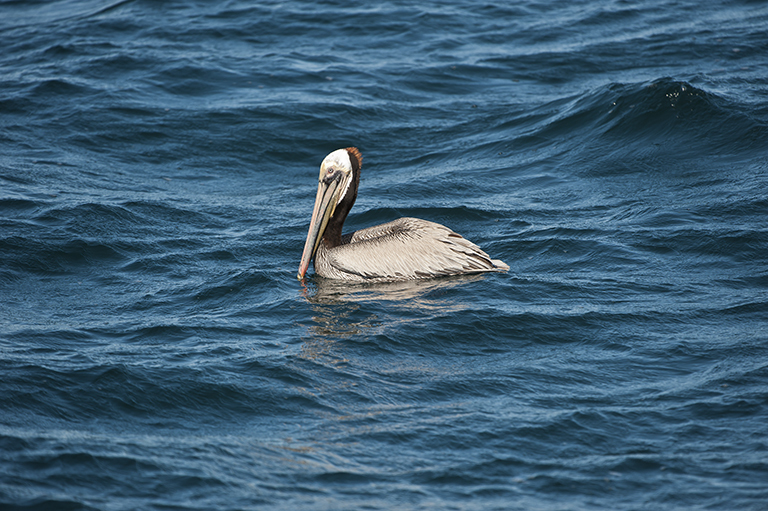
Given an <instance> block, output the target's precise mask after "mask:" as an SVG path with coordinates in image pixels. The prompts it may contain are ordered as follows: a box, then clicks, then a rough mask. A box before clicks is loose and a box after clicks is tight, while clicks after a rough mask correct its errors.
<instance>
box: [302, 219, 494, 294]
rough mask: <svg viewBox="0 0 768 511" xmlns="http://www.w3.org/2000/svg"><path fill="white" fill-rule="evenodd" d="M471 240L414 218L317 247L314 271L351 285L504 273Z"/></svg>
mask: <svg viewBox="0 0 768 511" xmlns="http://www.w3.org/2000/svg"><path fill="white" fill-rule="evenodd" d="M508 269H509V266H507V265H506V264H504V263H503V262H501V261H499V260H493V259H491V258H490V256H488V254H486V253H485V252H484V251H483V250H481V249H480V247H478V246H477V245H475V244H474V243H472V242H471V241H469V240H467V239H464V238H463V237H462V236H461V235H459V234H456V233H455V232H453V231H452V230H450V229H449V228H447V227H445V226H443V225H440V224H437V223H434V222H429V221H427V220H421V219H418V218H400V219H398V220H395V221H393V222H388V223H386V224H382V225H377V226H375V227H369V228H367V229H361V230H359V231H355V232H353V233H351V234H347V235H346V236H343V237H342V243H341V245H338V246H336V247H333V248H328V247H326V246H325V244H323V243H321V244H320V246H319V247H318V250H317V254H316V255H315V271H316V272H317V273H318V274H319V275H321V276H323V277H326V278H332V279H343V280H356V281H391V280H411V279H421V278H430V277H441V276H447V275H460V274H468V273H481V272H488V271H506V270H508Z"/></svg>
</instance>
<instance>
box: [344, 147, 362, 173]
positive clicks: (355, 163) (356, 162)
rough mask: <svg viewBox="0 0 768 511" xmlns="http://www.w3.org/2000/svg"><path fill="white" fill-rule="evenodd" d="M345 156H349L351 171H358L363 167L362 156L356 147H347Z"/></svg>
mask: <svg viewBox="0 0 768 511" xmlns="http://www.w3.org/2000/svg"><path fill="white" fill-rule="evenodd" d="M347 154H349V162H350V163H351V164H352V170H354V171H356V172H357V171H359V170H360V167H362V165H363V155H362V154H360V151H359V150H358V149H357V147H347Z"/></svg>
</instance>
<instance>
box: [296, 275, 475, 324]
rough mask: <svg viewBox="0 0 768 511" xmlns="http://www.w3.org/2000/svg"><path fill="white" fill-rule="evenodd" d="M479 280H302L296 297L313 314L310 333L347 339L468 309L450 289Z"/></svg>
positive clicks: (465, 297) (464, 295) (465, 301)
mask: <svg viewBox="0 0 768 511" xmlns="http://www.w3.org/2000/svg"><path fill="white" fill-rule="evenodd" d="M483 278H484V275H464V276H457V277H448V278H442V279H428V280H414V281H405V282H383V283H374V284H368V283H350V282H344V281H338V280H331V279H323V278H320V277H316V278H314V279H311V280H310V279H308V280H307V281H305V282H306V283H305V284H304V289H303V291H302V294H303V296H304V298H305V299H306V300H307V301H308V302H309V303H310V304H311V305H312V310H313V311H314V313H315V315H314V316H313V318H312V320H313V322H314V324H313V325H311V326H309V330H310V332H311V333H312V334H314V335H317V336H319V337H323V338H327V337H350V336H354V335H359V334H361V333H364V332H369V331H371V330H372V329H377V328H383V327H384V326H386V327H393V326H398V325H402V324H404V323H407V322H411V321H424V320H425V319H429V318H431V317H434V316H441V315H444V314H449V313H454V312H457V311H461V310H464V309H466V308H468V307H469V305H470V304H469V302H468V295H467V293H457V292H454V289H455V288H457V287H459V286H464V285H467V284H469V283H471V282H476V281H478V280H481V279H483Z"/></svg>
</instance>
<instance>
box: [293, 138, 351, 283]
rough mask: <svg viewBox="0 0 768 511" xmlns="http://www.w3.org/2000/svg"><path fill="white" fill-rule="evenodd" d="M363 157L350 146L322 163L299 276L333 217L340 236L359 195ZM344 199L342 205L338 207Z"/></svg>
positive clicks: (337, 151) (307, 265) (303, 272)
mask: <svg viewBox="0 0 768 511" xmlns="http://www.w3.org/2000/svg"><path fill="white" fill-rule="evenodd" d="M362 159H363V158H362V156H361V155H360V151H358V150H357V148H355V147H348V148H346V149H337V150H336V151H333V152H332V153H331V154H329V155H328V156H326V157H325V159H324V160H323V163H322V164H320V178H319V181H320V182H319V183H318V185H317V197H316V198H315V208H314V210H313V211H312V219H311V220H310V222H309V232H308V233H307V241H306V242H305V243H304V252H303V253H302V255H301V262H300V263H299V274H298V278H299V280H301V279H303V278H304V275H305V274H306V273H307V269H308V268H309V263H310V261H311V260H312V258H313V257H314V256H315V252H317V247H318V246H319V245H320V241H321V240H322V239H323V236H324V234H325V232H326V229H327V228H328V223H329V221H330V220H331V219H334V222H331V223H332V224H333V225H334V227H337V228H338V229H337V230H338V233H336V234H338V237H339V238H340V237H341V224H342V223H343V222H344V219H345V218H346V216H347V213H349V210H350V209H351V208H352V205H353V204H354V202H355V198H357V185H358V183H359V181H360V174H359V171H360V163H361V162H362ZM342 203H343V206H342V207H341V208H339V207H338V206H339V205H340V204H342ZM337 209H338V212H337ZM337 213H338V214H337ZM334 215H336V216H334Z"/></svg>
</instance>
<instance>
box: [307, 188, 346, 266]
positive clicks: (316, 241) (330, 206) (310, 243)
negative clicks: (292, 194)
mask: <svg viewBox="0 0 768 511" xmlns="http://www.w3.org/2000/svg"><path fill="white" fill-rule="evenodd" d="M338 194H339V181H338V180H334V181H331V182H330V183H328V184H326V183H324V182H322V181H320V184H319V185H318V186H317V197H316V198H315V209H314V211H312V220H310V221H309V232H308V233H307V241H305V242H304V252H303V253H302V254H301V262H300V263H299V274H298V278H299V280H301V279H303V278H304V275H305V274H306V273H307V269H309V263H310V261H312V258H313V257H314V256H315V252H317V247H318V245H320V240H321V239H322V238H323V233H324V232H325V227H326V226H327V225H328V220H329V219H330V218H331V216H332V215H333V212H334V211H335V210H336V201H337V200H338Z"/></svg>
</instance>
